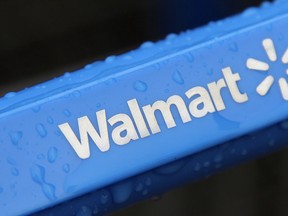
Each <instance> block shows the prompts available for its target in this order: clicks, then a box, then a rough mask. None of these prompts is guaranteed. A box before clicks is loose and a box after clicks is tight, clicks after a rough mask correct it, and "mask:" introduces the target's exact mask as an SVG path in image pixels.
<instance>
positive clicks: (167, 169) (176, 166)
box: [155, 160, 187, 175]
mask: <svg viewBox="0 0 288 216" xmlns="http://www.w3.org/2000/svg"><path fill="white" fill-rule="evenodd" d="M186 162H187V161H186V160H180V161H176V162H173V163H170V164H168V165H164V166H162V167H159V168H157V169H155V172H156V173H157V174H159V175H172V174H174V173H177V172H178V171H179V170H180V169H181V168H182V167H183V166H184V165H185V164H186Z"/></svg>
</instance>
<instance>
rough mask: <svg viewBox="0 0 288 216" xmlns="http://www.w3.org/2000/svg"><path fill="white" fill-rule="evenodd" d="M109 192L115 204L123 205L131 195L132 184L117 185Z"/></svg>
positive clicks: (128, 182)
mask: <svg viewBox="0 0 288 216" xmlns="http://www.w3.org/2000/svg"><path fill="white" fill-rule="evenodd" d="M111 192H112V196H113V200H114V202H115V203H123V202H125V201H127V200H128V199H129V197H130V195H131V193H132V182H131V181H125V182H121V183H118V184H116V185H115V186H113V187H112V188H111Z"/></svg>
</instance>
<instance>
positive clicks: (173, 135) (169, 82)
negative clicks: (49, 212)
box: [0, 1, 288, 215]
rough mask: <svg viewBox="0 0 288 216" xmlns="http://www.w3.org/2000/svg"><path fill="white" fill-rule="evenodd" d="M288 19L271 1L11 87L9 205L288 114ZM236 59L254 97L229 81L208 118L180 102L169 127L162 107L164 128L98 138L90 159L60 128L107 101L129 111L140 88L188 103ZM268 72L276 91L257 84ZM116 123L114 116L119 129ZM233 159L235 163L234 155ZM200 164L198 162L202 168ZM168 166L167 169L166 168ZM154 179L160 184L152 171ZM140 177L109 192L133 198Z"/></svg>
mask: <svg viewBox="0 0 288 216" xmlns="http://www.w3.org/2000/svg"><path fill="white" fill-rule="evenodd" d="M287 25H288V4H287V2H286V1H277V2H276V3H275V4H273V5H270V4H268V3H265V4H264V5H263V6H262V7H261V8H259V9H253V8H251V9H248V10H247V11H245V12H244V13H243V14H241V15H239V16H236V17H233V18H229V19H227V20H224V21H219V22H216V23H211V24H209V25H208V26H206V27H203V28H199V29H196V30H194V31H187V32H185V33H182V34H180V35H179V36H176V35H169V36H168V37H167V39H166V40H164V41H160V42H158V43H155V44H154V43H151V42H147V43H144V44H143V45H142V46H141V47H140V48H139V49H138V50H136V51H131V52H130V53H126V54H124V55H121V56H116V57H114V56H111V57H108V58H107V59H106V60H105V62H96V63H93V64H91V65H87V66H86V67H85V68H84V69H82V70H79V71H77V72H74V73H71V74H70V73H66V74H65V75H64V76H62V77H59V78H57V79H54V80H52V81H49V82H47V83H43V84H40V85H38V86H35V87H32V88H29V89H26V90H24V91H22V92H19V93H8V94H7V95H6V96H5V97H4V98H2V99H1V100H0V109H1V110H0V116H1V120H0V142H1V151H0V158H1V159H0V170H1V179H0V210H1V213H3V214H4V215H17V214H26V213H32V212H36V211H38V210H41V209H44V208H47V207H50V206H52V205H55V204H58V203H62V202H63V201H66V200H70V199H72V198H74V197H77V196H80V195H83V194H85V193H88V192H91V191H95V190H99V189H101V188H103V187H105V186H108V185H110V184H114V183H116V182H118V181H120V180H123V179H127V178H129V177H132V176H135V175H137V174H140V173H143V172H145V171H148V170H151V169H155V168H156V167H159V166H161V165H164V164H167V163H170V162H173V161H176V160H178V159H181V158H184V157H187V156H191V155H193V154H196V153H199V152H201V151H203V150H206V149H209V148H212V147H215V146H218V145H220V144H223V142H227V141H229V140H231V139H236V138H239V137H241V136H243V135H245V134H247V133H250V132H252V131H256V130H260V129H263V128H267V127H269V126H271V125H273V124H276V123H279V122H283V121H284V120H285V119H287V117H288V111H287V110H288V101H286V100H284V99H283V97H282V96H281V92H280V90H279V86H278V83H277V82H278V79H279V78H280V77H284V78H285V79H286V80H287V78H288V76H287V74H286V70H287V69H288V65H287V64H283V63H282V62H281V57H282V56H283V54H284V53H285V51H286V49H287V48H288V34H287ZM267 38H271V39H272V40H273V41H274V44H275V48H276V50H277V54H278V55H279V56H278V61H276V62H270V61H269V59H268V57H267V54H266V53H265V51H264V49H263V46H262V41H263V40H264V39H267ZM249 58H257V59H259V60H261V61H264V62H267V63H269V65H270V69H269V71H266V72H258V71H252V70H250V69H248V68H247V67H246V62H247V59H249ZM227 67H230V68H231V69H232V71H233V73H239V76H241V80H240V81H239V82H238V87H239V89H240V90H241V92H245V93H246V94H247V95H248V97H249V99H248V101H246V102H245V103H236V102H235V100H233V98H232V97H231V93H230V92H229V91H228V88H225V89H223V90H222V91H221V94H222V96H223V101H224V102H225V105H226V109H225V110H222V111H219V112H218V111H217V112H214V113H208V114H207V115H206V116H204V117H203V118H195V117H194V116H192V115H191V119H192V121H190V122H187V123H185V124H184V123H183V122H182V121H181V118H180V116H179V114H178V113H177V110H176V109H174V108H171V110H172V114H173V116H174V119H175V122H176V125H177V126H176V127H174V128H170V129H167V127H166V125H165V122H164V121H163V119H162V118H161V116H160V115H158V114H157V115H156V117H157V120H158V123H159V126H160V128H161V133H158V134H154V135H152V134H151V136H148V137H146V138H143V139H138V140H135V141H131V142H129V143H128V144H126V145H122V146H120V145H116V144H115V143H113V141H112V139H111V138H110V150H109V151H107V152H105V153H103V152H101V151H99V149H98V148H97V147H96V145H95V144H94V143H93V142H92V140H90V148H91V157H90V158H88V159H84V160H83V159H81V158H79V157H78V156H77V154H76V153H75V151H74V150H73V148H72V147H71V145H70V144H69V142H68V141H67V140H66V139H65V137H64V136H63V134H62V133H61V131H60V130H59V128H58V125H60V124H63V123H65V122H67V123H69V124H70V125H71V127H72V129H73V130H74V132H75V134H76V135H77V136H78V135H79V132H78V124H77V118H80V117H83V116H88V117H89V119H90V120H91V122H92V123H93V124H94V126H95V127H96V128H97V122H96V117H95V113H96V112H97V111H101V110H104V109H105V110H106V115H107V119H108V118H110V117H112V116H114V115H116V114H119V113H125V114H127V115H128V116H130V117H131V113H130V110H129V108H128V106H127V103H126V102H127V101H129V100H131V99H134V98H135V99H137V101H138V103H139V106H140V107H143V106H145V105H149V104H153V103H154V102H155V101H158V100H164V101H166V100H167V99H168V98H169V97H170V96H172V95H179V96H180V97H182V98H183V100H184V101H185V103H186V105H187V107H188V105H189V103H190V101H191V99H188V98H187V97H186V96H185V92H186V91H188V90H189V89H191V88H193V87H197V86H201V87H204V88H206V89H207V84H208V83H212V82H216V81H218V80H219V79H222V78H223V74H222V72H221V70H222V69H223V68H227ZM268 75H272V76H273V77H274V78H275V82H274V84H273V86H272V88H271V90H270V91H269V93H268V94H267V95H266V96H264V97H261V96H260V95H259V94H257V92H256V88H257V86H258V85H259V83H260V82H262V80H263V79H265V78H266V77H267V76H268ZM199 109H200V108H199ZM131 118H132V117H131ZM282 124H283V125H284V126H283V125H282V126H281V127H282V129H281V130H280V131H281V132H279V131H278V130H276V131H274V132H273V133H272V135H271V136H273V140H271V142H272V141H273V142H275V141H274V140H275V139H276V138H277V134H279V135H280V134H281V140H283V139H284V138H287V137H286V136H288V135H286V133H287V131H286V130H285V129H287V123H285V122H284V123H282ZM114 128H115V127H111V126H108V131H109V136H110V134H111V132H112V131H113V130H114ZM271 128H273V127H271ZM283 129H284V130H283ZM283 131H284V132H283ZM259 136H261V135H259ZM276 140H277V139H276ZM240 141H241V143H243V146H247V145H249V143H247V142H246V141H247V140H245V139H243V140H240ZM240 141H239V142H240ZM241 143H240V144H238V145H239V146H241ZM259 143H260V141H259ZM259 143H258V145H257V148H251V149H252V150H253V152H254V153H252V154H251V155H252V156H253V155H254V156H257V155H260V154H262V153H264V152H263V149H267V143H264V144H263V145H260V144H259ZM273 145H274V144H273ZM283 145H284V144H283ZM262 146H263V149H262ZM281 146H282V144H281ZM247 148H248V146H247ZM244 149H245V148H244ZM271 150H273V148H271ZM267 151H269V150H267ZM212 152H213V150H212ZM265 152H266V150H265ZM213 154H214V153H213ZM243 154H244V156H245V155H246V154H245V152H244V153H243ZM205 157H206V156H205ZM247 157H248V156H247ZM249 157H250V155H249ZM232 158H233V157H232ZM232 158H231V163H232V162H233V160H232ZM244 158H245V157H244ZM243 160H244V159H243ZM227 161H228V162H227V163H226V164H227V165H228V164H229V161H230V160H227ZM184 162H185V160H184ZM184 162H183V161H182V162H180V165H181V164H182V163H184ZM236 162H237V161H236ZM201 163H202V162H201ZM203 163H205V162H203ZM180 165H179V166H180ZM206 165H208V164H206ZM206 165H203V164H201V165H200V166H206ZM177 166H178V165H177V164H176V168H175V169H176V170H177V169H178V168H177ZM181 166H182V165H181ZM181 166H180V167H181ZM195 166H196V165H195V164H194V165H191V167H194V169H195ZM163 170H164V171H163ZM163 170H162V171H161V169H160V173H161V172H164V173H165V172H166V171H165V169H163ZM168 172H170V171H169V169H168ZM193 175H194V174H193V173H191V176H190V177H188V176H186V175H184V174H183V176H181V175H179V183H181V181H182V180H183V179H185V178H187V179H193V178H194V177H193ZM175 176H177V175H175ZM196 176H197V175H196ZM199 177H200V176H199ZM175 178H176V177H175ZM181 179H182V180H181ZM145 181H146V180H145ZM147 181H148V180H147ZM183 181H184V180H183ZM145 184H146V186H149V185H150V183H149V181H148V183H147V182H146V183H145ZM151 184H152V183H151ZM161 185H163V183H162V181H160V180H159V181H158V184H157V183H155V182H154V184H153V187H155V191H157V190H156V188H157V187H159V188H160V189H159V190H165V189H168V188H169V187H170V186H171V185H169V184H167V188H165V186H161ZM164 185H165V184H164ZM132 186H133V187H134V182H133V183H131V182H130V181H127V182H124V183H122V184H121V185H120V186H117V187H111V188H110V189H109V194H110V195H109V196H113V199H110V200H109V202H113V203H116V204H117V203H124V201H126V200H128V199H129V197H130V195H131V193H132V192H129V191H131V190H130V188H132ZM162 187H163V188H162ZM119 188H120V189H119ZM126 188H128V189H127V190H126ZM161 188H162V189H161ZM125 191H126V193H125ZM141 191H142V190H141ZM143 193H144V192H143ZM145 193H146V192H145ZM111 194H112V195H111ZM146 195H147V196H148V192H147V194H144V196H146ZM107 196H108V195H107ZM104 197H105V196H104ZM83 199H84V198H83ZM131 199H133V198H131ZM137 199H138V198H135V200H137ZM80 200H81V199H80ZM81 202H83V200H81ZM107 202H108V201H107ZM15 203H17V205H15ZM113 203H112V204H110V207H111V206H112V207H111V209H112V208H113ZM116 204H115V205H116ZM71 211H72V210H71ZM73 211H74V210H73ZM85 211H86V210H85ZM87 211H88V210H87Z"/></svg>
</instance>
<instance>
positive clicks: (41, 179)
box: [30, 164, 56, 201]
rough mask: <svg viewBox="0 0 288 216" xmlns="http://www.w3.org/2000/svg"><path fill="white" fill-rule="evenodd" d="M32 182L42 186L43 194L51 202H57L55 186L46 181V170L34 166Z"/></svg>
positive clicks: (32, 168) (31, 171)
mask: <svg viewBox="0 0 288 216" xmlns="http://www.w3.org/2000/svg"><path fill="white" fill-rule="evenodd" d="M30 173H31V178H32V180H33V181H34V182H35V183H37V184H39V185H40V186H41V189H42V192H43V193H44V195H45V196H46V197H47V198H48V199H49V200H51V201H52V200H55V199H56V196H55V186H54V185H52V184H49V183H47V182H46V181H45V168H44V167H42V166H40V165H38V164H37V165H34V166H32V167H31V170H30Z"/></svg>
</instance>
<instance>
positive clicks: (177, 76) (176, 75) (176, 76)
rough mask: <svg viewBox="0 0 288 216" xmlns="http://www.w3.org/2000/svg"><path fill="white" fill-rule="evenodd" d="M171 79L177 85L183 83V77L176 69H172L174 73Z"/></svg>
mask: <svg viewBox="0 0 288 216" xmlns="http://www.w3.org/2000/svg"><path fill="white" fill-rule="evenodd" d="M172 79H173V81H174V82H175V83H177V84H179V85H183V84H184V79H183V78H182V75H181V73H180V72H179V71H178V70H176V71H174V73H173V75H172Z"/></svg>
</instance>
